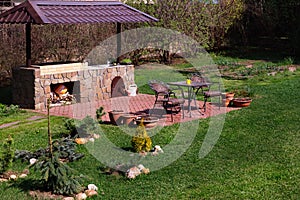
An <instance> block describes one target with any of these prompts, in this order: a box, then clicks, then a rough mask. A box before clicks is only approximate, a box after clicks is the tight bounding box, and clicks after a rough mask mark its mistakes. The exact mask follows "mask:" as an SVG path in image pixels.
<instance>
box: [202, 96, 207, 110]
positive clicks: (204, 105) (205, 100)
mask: <svg viewBox="0 0 300 200" xmlns="http://www.w3.org/2000/svg"><path fill="white" fill-rule="evenodd" d="M206 102H207V97H204V104H203V110H204V112H206Z"/></svg>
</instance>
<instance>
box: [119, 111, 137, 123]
mask: <svg viewBox="0 0 300 200" xmlns="http://www.w3.org/2000/svg"><path fill="white" fill-rule="evenodd" d="M121 118H123V124H126V125H132V124H133V121H134V119H136V116H135V115H132V114H123V115H121Z"/></svg>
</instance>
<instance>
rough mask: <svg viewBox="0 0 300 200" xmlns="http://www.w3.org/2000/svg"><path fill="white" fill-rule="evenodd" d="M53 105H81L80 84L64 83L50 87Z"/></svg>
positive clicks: (75, 82)
mask: <svg viewBox="0 0 300 200" xmlns="http://www.w3.org/2000/svg"><path fill="white" fill-rule="evenodd" d="M50 89H51V93H50V98H51V102H52V104H61V103H63V104H71V103H80V82H79V81H72V82H64V83H57V84H51V85H50Z"/></svg>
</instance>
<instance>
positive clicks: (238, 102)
mask: <svg viewBox="0 0 300 200" xmlns="http://www.w3.org/2000/svg"><path fill="white" fill-rule="evenodd" d="M232 102H233V105H234V106H236V107H247V106H249V105H250V103H251V102H252V99H250V98H235V99H233V100H232Z"/></svg>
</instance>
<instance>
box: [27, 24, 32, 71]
mask: <svg viewBox="0 0 300 200" xmlns="http://www.w3.org/2000/svg"><path fill="white" fill-rule="evenodd" d="M26 66H27V67H30V66H31V23H27V24H26Z"/></svg>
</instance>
